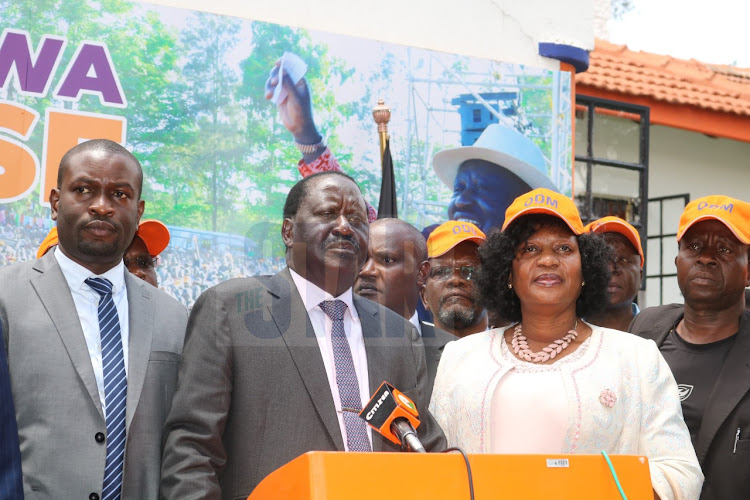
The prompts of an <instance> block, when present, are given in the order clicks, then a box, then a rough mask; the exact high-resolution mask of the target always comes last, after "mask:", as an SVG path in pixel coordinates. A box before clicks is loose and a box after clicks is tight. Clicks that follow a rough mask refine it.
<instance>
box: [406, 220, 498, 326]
mask: <svg viewBox="0 0 750 500" xmlns="http://www.w3.org/2000/svg"><path fill="white" fill-rule="evenodd" d="M485 239H486V238H485V235H484V233H483V232H482V231H481V230H480V229H479V228H478V227H477V226H475V225H474V224H472V223H471V222H462V221H448V222H446V223H444V224H441V225H440V226H438V227H437V228H436V229H435V230H434V231H433V232H432V234H430V237H429V238H428V239H427V256H428V260H429V263H430V269H429V272H428V274H427V281H426V283H425V285H424V287H422V292H421V296H422V302H423V303H424V306H425V309H427V310H428V311H430V312H431V313H432V317H433V320H434V321H435V327H436V328H440V329H442V330H445V331H446V332H449V333H452V334H453V335H455V336H457V337H465V336H467V335H471V334H472V333H477V332H482V331H484V330H486V329H487V311H485V309H484V308H483V307H482V306H481V305H480V304H479V294H478V292H477V288H476V283H475V281H474V280H475V279H476V273H477V270H478V268H479V254H478V253H477V248H478V247H479V245H480V244H481V243H483V242H484V240H485Z"/></svg>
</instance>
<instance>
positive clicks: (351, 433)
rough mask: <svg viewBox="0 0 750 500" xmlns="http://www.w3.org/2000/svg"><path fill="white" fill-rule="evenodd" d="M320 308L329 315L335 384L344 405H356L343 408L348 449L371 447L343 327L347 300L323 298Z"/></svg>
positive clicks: (364, 449) (362, 449) (366, 448)
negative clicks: (360, 412)
mask: <svg viewBox="0 0 750 500" xmlns="http://www.w3.org/2000/svg"><path fill="white" fill-rule="evenodd" d="M320 308H321V309H323V312H324V313H326V314H327V315H328V317H329V318H331V321H332V325H331V345H332V346H333V362H334V363H335V365H336V385H338V386H339V397H340V398H341V406H342V407H343V408H349V409H356V410H357V412H356V413H355V412H353V411H347V410H344V411H343V412H342V413H343V415H344V427H345V428H346V443H347V446H348V448H349V451H372V449H371V448H370V440H369V439H367V427H366V426H365V421H364V420H362V419H361V418H359V414H358V413H359V411H360V410H361V409H362V399H361V398H360V395H359V383H358V382H357V372H355V371H354V361H353V360H352V351H351V349H349V342H348V341H347V340H346V333H345V331H344V313H345V312H346V303H344V302H343V301H341V300H324V301H323V302H321V303H320Z"/></svg>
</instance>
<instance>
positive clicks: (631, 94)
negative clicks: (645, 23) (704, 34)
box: [575, 40, 750, 141]
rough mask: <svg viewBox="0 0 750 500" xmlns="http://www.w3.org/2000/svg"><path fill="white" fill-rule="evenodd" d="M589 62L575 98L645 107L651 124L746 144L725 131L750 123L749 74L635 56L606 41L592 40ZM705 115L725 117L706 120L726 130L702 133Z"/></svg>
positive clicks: (743, 136) (692, 61) (641, 54)
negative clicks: (588, 96) (699, 119)
mask: <svg viewBox="0 0 750 500" xmlns="http://www.w3.org/2000/svg"><path fill="white" fill-rule="evenodd" d="M589 57H590V64H589V68H588V70H587V71H586V72H584V73H579V74H577V75H576V77H575V80H576V92H579V93H582V94H592V95H598V96H600V97H607V98H610V99H617V100H621V101H626V102H634V103H638V104H644V105H648V106H650V107H651V108H652V110H651V121H652V123H661V124H666V125H670V126H674V127H678V128H686V129H689V130H696V131H700V132H703V133H707V134H712V135H719V136H723V137H731V138H735V139H739V140H748V141H750V135H748V134H747V133H746V132H744V131H743V133H741V134H739V136H738V134H737V133H736V132H732V131H730V130H726V131H725V130H724V128H728V127H729V123H730V122H731V123H732V127H736V125H737V119H738V118H739V119H740V120H742V121H744V120H748V119H750V69H745V68H735V67H732V66H726V65H719V64H708V63H703V62H700V61H696V60H695V59H689V60H686V59H678V58H675V57H670V56H666V55H659V54H651V53H648V52H640V51H639V52H636V51H632V50H630V49H628V48H627V46H625V45H617V44H613V43H610V42H607V41H604V40H596V43H595V48H594V50H593V51H592V52H591V53H590V54H589ZM686 108H690V109H686ZM696 112H698V115H696ZM705 113H710V114H711V115H715V114H719V115H729V116H724V117H723V118H722V117H720V116H712V120H710V121H711V122H712V123H714V124H716V123H717V120H719V121H723V122H724V123H725V124H726V126H722V127H720V128H719V129H716V128H715V127H714V128H712V129H710V130H704V128H705V127H706V126H707V125H701V124H700V123H696V118H697V117H698V116H703V115H704V114H705ZM748 125H750V123H749V124H748ZM724 132H726V133H724Z"/></svg>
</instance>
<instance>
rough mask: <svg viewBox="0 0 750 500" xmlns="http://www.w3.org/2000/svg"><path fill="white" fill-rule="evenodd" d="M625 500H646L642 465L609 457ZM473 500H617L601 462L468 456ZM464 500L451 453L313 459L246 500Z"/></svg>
mask: <svg viewBox="0 0 750 500" xmlns="http://www.w3.org/2000/svg"><path fill="white" fill-rule="evenodd" d="M610 459H611V461H612V464H613V466H614V469H615V472H616V473H617V477H618V478H619V480H620V484H621V486H622V488H623V491H624V492H625V495H626V496H627V498H628V500H653V498H654V495H653V491H652V489H651V477H650V475H649V469H648V467H649V466H648V460H647V459H646V457H641V456H633V455H614V456H611V457H610ZM469 462H470V463H471V472H472V477H473V481H474V494H475V498H476V500H485V499H502V500H509V499H524V500H532V499H555V500H587V499H590V500H610V499H611V500H618V499H621V498H622V497H621V496H620V493H619V491H618V489H617V485H616V484H615V480H614V478H613V477H612V474H611V473H610V470H609V467H608V466H607V462H606V460H605V458H604V457H603V456H602V455H469ZM349 498H406V499H409V500H422V499H425V500H427V499H429V500H434V499H451V500H452V499H466V500H468V499H469V479H468V474H467V471H466V463H465V462H464V459H463V457H462V456H461V455H460V454H459V453H419V454H417V453H343V452H328V451H313V452H309V453H305V454H304V455H301V456H299V457H297V458H295V459H294V460H292V461H291V462H289V463H288V464H286V465H284V466H283V467H280V468H279V469H277V470H275V471H274V472H272V473H271V474H269V475H268V476H267V477H266V478H265V479H264V480H263V481H261V482H260V484H259V485H258V486H257V488H255V490H254V491H253V492H252V494H251V495H250V496H249V497H248V500H271V499H273V500H278V499H285V500H287V499H288V500H308V499H309V500H324V499H325V500H343V499H349Z"/></svg>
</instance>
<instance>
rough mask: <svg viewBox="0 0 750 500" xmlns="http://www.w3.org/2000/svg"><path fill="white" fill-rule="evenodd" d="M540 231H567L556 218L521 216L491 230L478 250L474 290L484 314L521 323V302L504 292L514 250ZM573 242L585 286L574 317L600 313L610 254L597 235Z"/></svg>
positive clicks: (604, 300)
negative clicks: (486, 311)
mask: <svg viewBox="0 0 750 500" xmlns="http://www.w3.org/2000/svg"><path fill="white" fill-rule="evenodd" d="M542 227H560V228H564V229H565V230H566V231H570V228H569V227H568V226H567V225H566V224H565V222H564V221H563V220H562V219H560V218H558V217H555V216H552V215H544V214H532V215H524V216H521V217H519V218H518V219H516V220H515V221H513V223H512V224H511V225H510V226H508V227H507V228H506V229H505V231H502V232H501V231H500V230H498V229H494V230H493V231H492V232H491V233H490V235H489V237H488V238H487V241H486V242H485V243H484V244H482V245H481V246H480V247H479V259H480V262H481V266H480V269H479V276H478V278H477V287H478V289H479V295H480V300H481V302H482V303H483V304H484V306H485V307H486V308H487V310H489V311H494V312H496V313H497V314H499V315H500V316H501V317H503V318H505V319H506V320H508V321H510V322H514V323H515V322H518V321H521V301H520V300H519V298H518V296H517V295H516V292H515V291H514V290H513V289H511V288H508V279H509V278H510V273H511V271H512V269H513V259H514V258H515V255H516V250H517V249H518V246H519V245H521V244H522V243H523V242H525V241H527V240H528V239H529V238H530V237H531V236H532V235H533V234H534V233H536V232H537V231H538V230H539V229H540V228H542ZM571 234H572V232H571ZM576 239H577V240H578V250H579V252H580V254H581V271H582V273H583V280H584V281H585V282H586V285H585V286H584V287H583V288H582V290H581V295H579V297H578V300H577V301H576V315H578V316H579V317H583V316H586V315H587V314H591V313H595V312H599V311H601V310H602V309H603V308H604V307H605V306H606V305H607V303H608V301H609V295H608V294H607V285H608V284H609V280H610V277H611V274H610V271H609V261H610V260H611V259H612V255H613V252H612V249H611V248H610V246H609V245H608V244H607V243H606V242H605V241H604V238H602V237H601V236H600V235H599V234H592V233H589V234H581V235H579V236H577V237H576Z"/></svg>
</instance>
